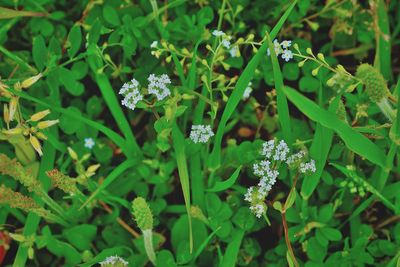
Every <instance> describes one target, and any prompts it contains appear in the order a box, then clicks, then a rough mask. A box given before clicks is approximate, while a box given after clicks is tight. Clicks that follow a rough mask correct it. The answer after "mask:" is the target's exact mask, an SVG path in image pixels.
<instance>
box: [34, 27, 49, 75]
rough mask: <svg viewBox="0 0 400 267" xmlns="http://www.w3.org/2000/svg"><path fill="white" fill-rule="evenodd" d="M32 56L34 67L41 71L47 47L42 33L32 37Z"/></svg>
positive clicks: (45, 61)
mask: <svg viewBox="0 0 400 267" xmlns="http://www.w3.org/2000/svg"><path fill="white" fill-rule="evenodd" d="M32 57H33V61H34V62H35V65H36V67H37V68H38V69H39V71H42V70H43V69H44V67H45V66H46V63H47V48H46V43H45V41H44V38H43V36H42V35H38V36H36V37H35V38H34V39H33V46H32Z"/></svg>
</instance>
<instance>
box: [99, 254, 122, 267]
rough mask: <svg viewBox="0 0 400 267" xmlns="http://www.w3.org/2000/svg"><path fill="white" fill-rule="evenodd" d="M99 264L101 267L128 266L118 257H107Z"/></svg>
mask: <svg viewBox="0 0 400 267" xmlns="http://www.w3.org/2000/svg"><path fill="white" fill-rule="evenodd" d="M99 264H100V266H101V267H126V266H128V265H129V263H128V262H127V261H126V260H124V259H123V258H121V257H119V256H109V257H107V258H106V259H105V260H104V261H102V262H99Z"/></svg>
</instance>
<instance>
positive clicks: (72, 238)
mask: <svg viewBox="0 0 400 267" xmlns="http://www.w3.org/2000/svg"><path fill="white" fill-rule="evenodd" d="M96 232H97V228H96V226H94V225H91V224H81V225H77V226H74V227H72V228H69V229H66V230H64V231H63V235H64V236H65V238H66V239H67V240H68V242H69V243H71V245H73V246H74V247H76V248H77V249H79V250H80V251H83V250H85V249H88V250H90V248H91V242H92V241H93V239H94V238H95V237H96Z"/></svg>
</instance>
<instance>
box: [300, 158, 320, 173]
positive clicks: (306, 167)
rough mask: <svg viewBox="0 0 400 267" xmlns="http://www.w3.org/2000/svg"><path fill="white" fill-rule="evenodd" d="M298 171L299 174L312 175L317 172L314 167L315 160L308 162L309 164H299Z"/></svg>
mask: <svg viewBox="0 0 400 267" xmlns="http://www.w3.org/2000/svg"><path fill="white" fill-rule="evenodd" d="M299 170H300V172H301V173H313V172H315V171H316V170H317V168H316V167H315V160H313V159H312V160H310V162H302V163H300V167H299Z"/></svg>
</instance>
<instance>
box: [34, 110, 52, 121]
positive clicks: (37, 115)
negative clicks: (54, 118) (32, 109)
mask: <svg viewBox="0 0 400 267" xmlns="http://www.w3.org/2000/svg"><path fill="white" fill-rule="evenodd" d="M49 114H50V110H49V109H46V110H43V111H40V112H38V113H35V114H33V115H32V116H31V121H40V120H41V119H43V118H44V117H46V116H47V115H49Z"/></svg>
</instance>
